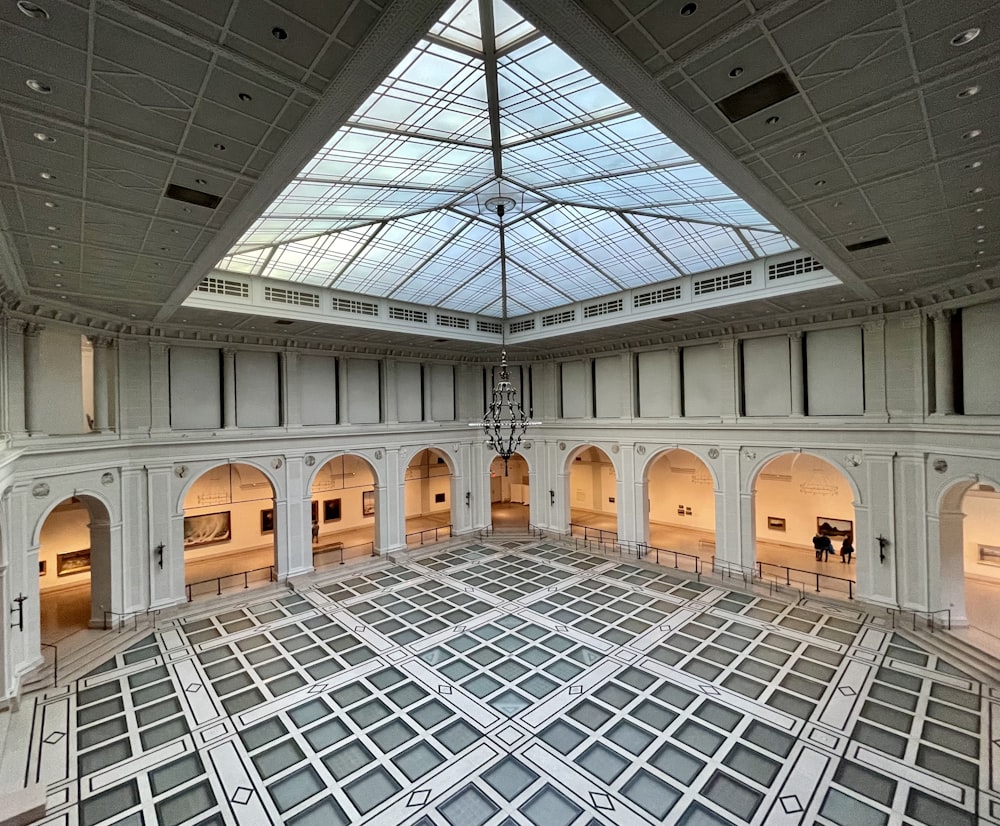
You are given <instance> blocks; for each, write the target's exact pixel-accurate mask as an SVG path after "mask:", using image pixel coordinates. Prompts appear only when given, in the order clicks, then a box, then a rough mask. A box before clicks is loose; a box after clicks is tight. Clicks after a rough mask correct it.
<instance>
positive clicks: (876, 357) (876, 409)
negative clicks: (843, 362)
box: [861, 318, 889, 421]
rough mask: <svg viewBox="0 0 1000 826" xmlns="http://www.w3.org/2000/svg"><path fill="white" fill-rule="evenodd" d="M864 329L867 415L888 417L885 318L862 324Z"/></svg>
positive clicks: (885, 418)
mask: <svg viewBox="0 0 1000 826" xmlns="http://www.w3.org/2000/svg"><path fill="white" fill-rule="evenodd" d="M861 329H862V330H863V331H864V338H863V346H864V364H865V416H868V417H869V418H872V417H874V418H878V419H881V420H883V421H885V420H887V419H888V416H889V410H888V402H887V399H886V374H885V367H886V365H885V319H883V318H880V319H876V320H875V321H868V322H865V323H864V324H863V325H861Z"/></svg>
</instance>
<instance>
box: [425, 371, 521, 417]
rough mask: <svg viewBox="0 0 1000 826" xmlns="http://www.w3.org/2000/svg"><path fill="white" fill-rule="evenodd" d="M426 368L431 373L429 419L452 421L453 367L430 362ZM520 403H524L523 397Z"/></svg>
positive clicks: (453, 396) (453, 402)
mask: <svg viewBox="0 0 1000 826" xmlns="http://www.w3.org/2000/svg"><path fill="white" fill-rule="evenodd" d="M426 369H429V370H430V373H431V411H430V413H431V419H433V420H434V421H435V422H451V421H454V420H455V368H454V367H452V366H451V365H450V364H432V365H430V366H429V367H428V368H426ZM518 372H520V371H518ZM521 403H522V405H524V404H525V400H524V398H523V397H522V399H521ZM525 410H527V407H525Z"/></svg>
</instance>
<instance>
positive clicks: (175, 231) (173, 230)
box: [170, 229, 180, 235]
mask: <svg viewBox="0 0 1000 826" xmlns="http://www.w3.org/2000/svg"><path fill="white" fill-rule="evenodd" d="M170 232H172V233H173V234H174V235H178V234H179V233H180V230H179V229H172V230H170Z"/></svg>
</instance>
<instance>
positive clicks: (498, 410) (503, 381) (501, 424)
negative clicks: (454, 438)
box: [480, 195, 539, 476]
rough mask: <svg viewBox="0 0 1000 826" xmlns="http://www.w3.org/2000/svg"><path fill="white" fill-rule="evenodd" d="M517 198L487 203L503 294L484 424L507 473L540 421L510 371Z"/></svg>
mask: <svg viewBox="0 0 1000 826" xmlns="http://www.w3.org/2000/svg"><path fill="white" fill-rule="evenodd" d="M515 203H516V202H515V201H514V199H513V198H508V197H505V196H502V195H498V196H496V197H494V198H489V199H487V201H486V206H487V208H489V209H490V210H491V211H493V212H496V214H497V218H498V219H499V222H500V295H501V315H502V318H501V321H500V335H501V342H502V343H501V350H500V374H499V378H498V379H497V383H496V386H495V387H494V388H493V397H492V399H491V401H490V403H489V406H488V407H487V408H486V415H485V416H483V421H482V422H481V423H480V426H481V427H482V428H483V432H484V433H485V434H486V438H487V439H488V440H489V442H488V444H489V448H490V450H494V451H496V453H497V455H498V456H500V458H501V459H503V467H504V475H505V476H506V475H507V462H508V460H509V459H510V457H511V456H513V455H514V453H515V452H516V451H517V448H518V445H520V444H521V439H523V438H524V434H525V432H526V431H527V429H528V427H529V426H530V425H535V424H539V422H533V421H530V420H529V417H528V416H527V415H526V414H525V412H524V409H523V408H522V407H521V404H520V402H518V400H517V390H515V389H514V385H513V384H511V382H510V372H509V371H508V370H507V248H506V246H505V242H504V227H503V216H504V213H505V212H506V211H507V210H508V209H510V208H511V207H513V206H514V205H515Z"/></svg>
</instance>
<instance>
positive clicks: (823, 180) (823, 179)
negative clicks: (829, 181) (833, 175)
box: [813, 178, 826, 186]
mask: <svg viewBox="0 0 1000 826" xmlns="http://www.w3.org/2000/svg"><path fill="white" fill-rule="evenodd" d="M813 186H826V179H825V178H820V179H819V180H818V181H815V182H814V183H813Z"/></svg>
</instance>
